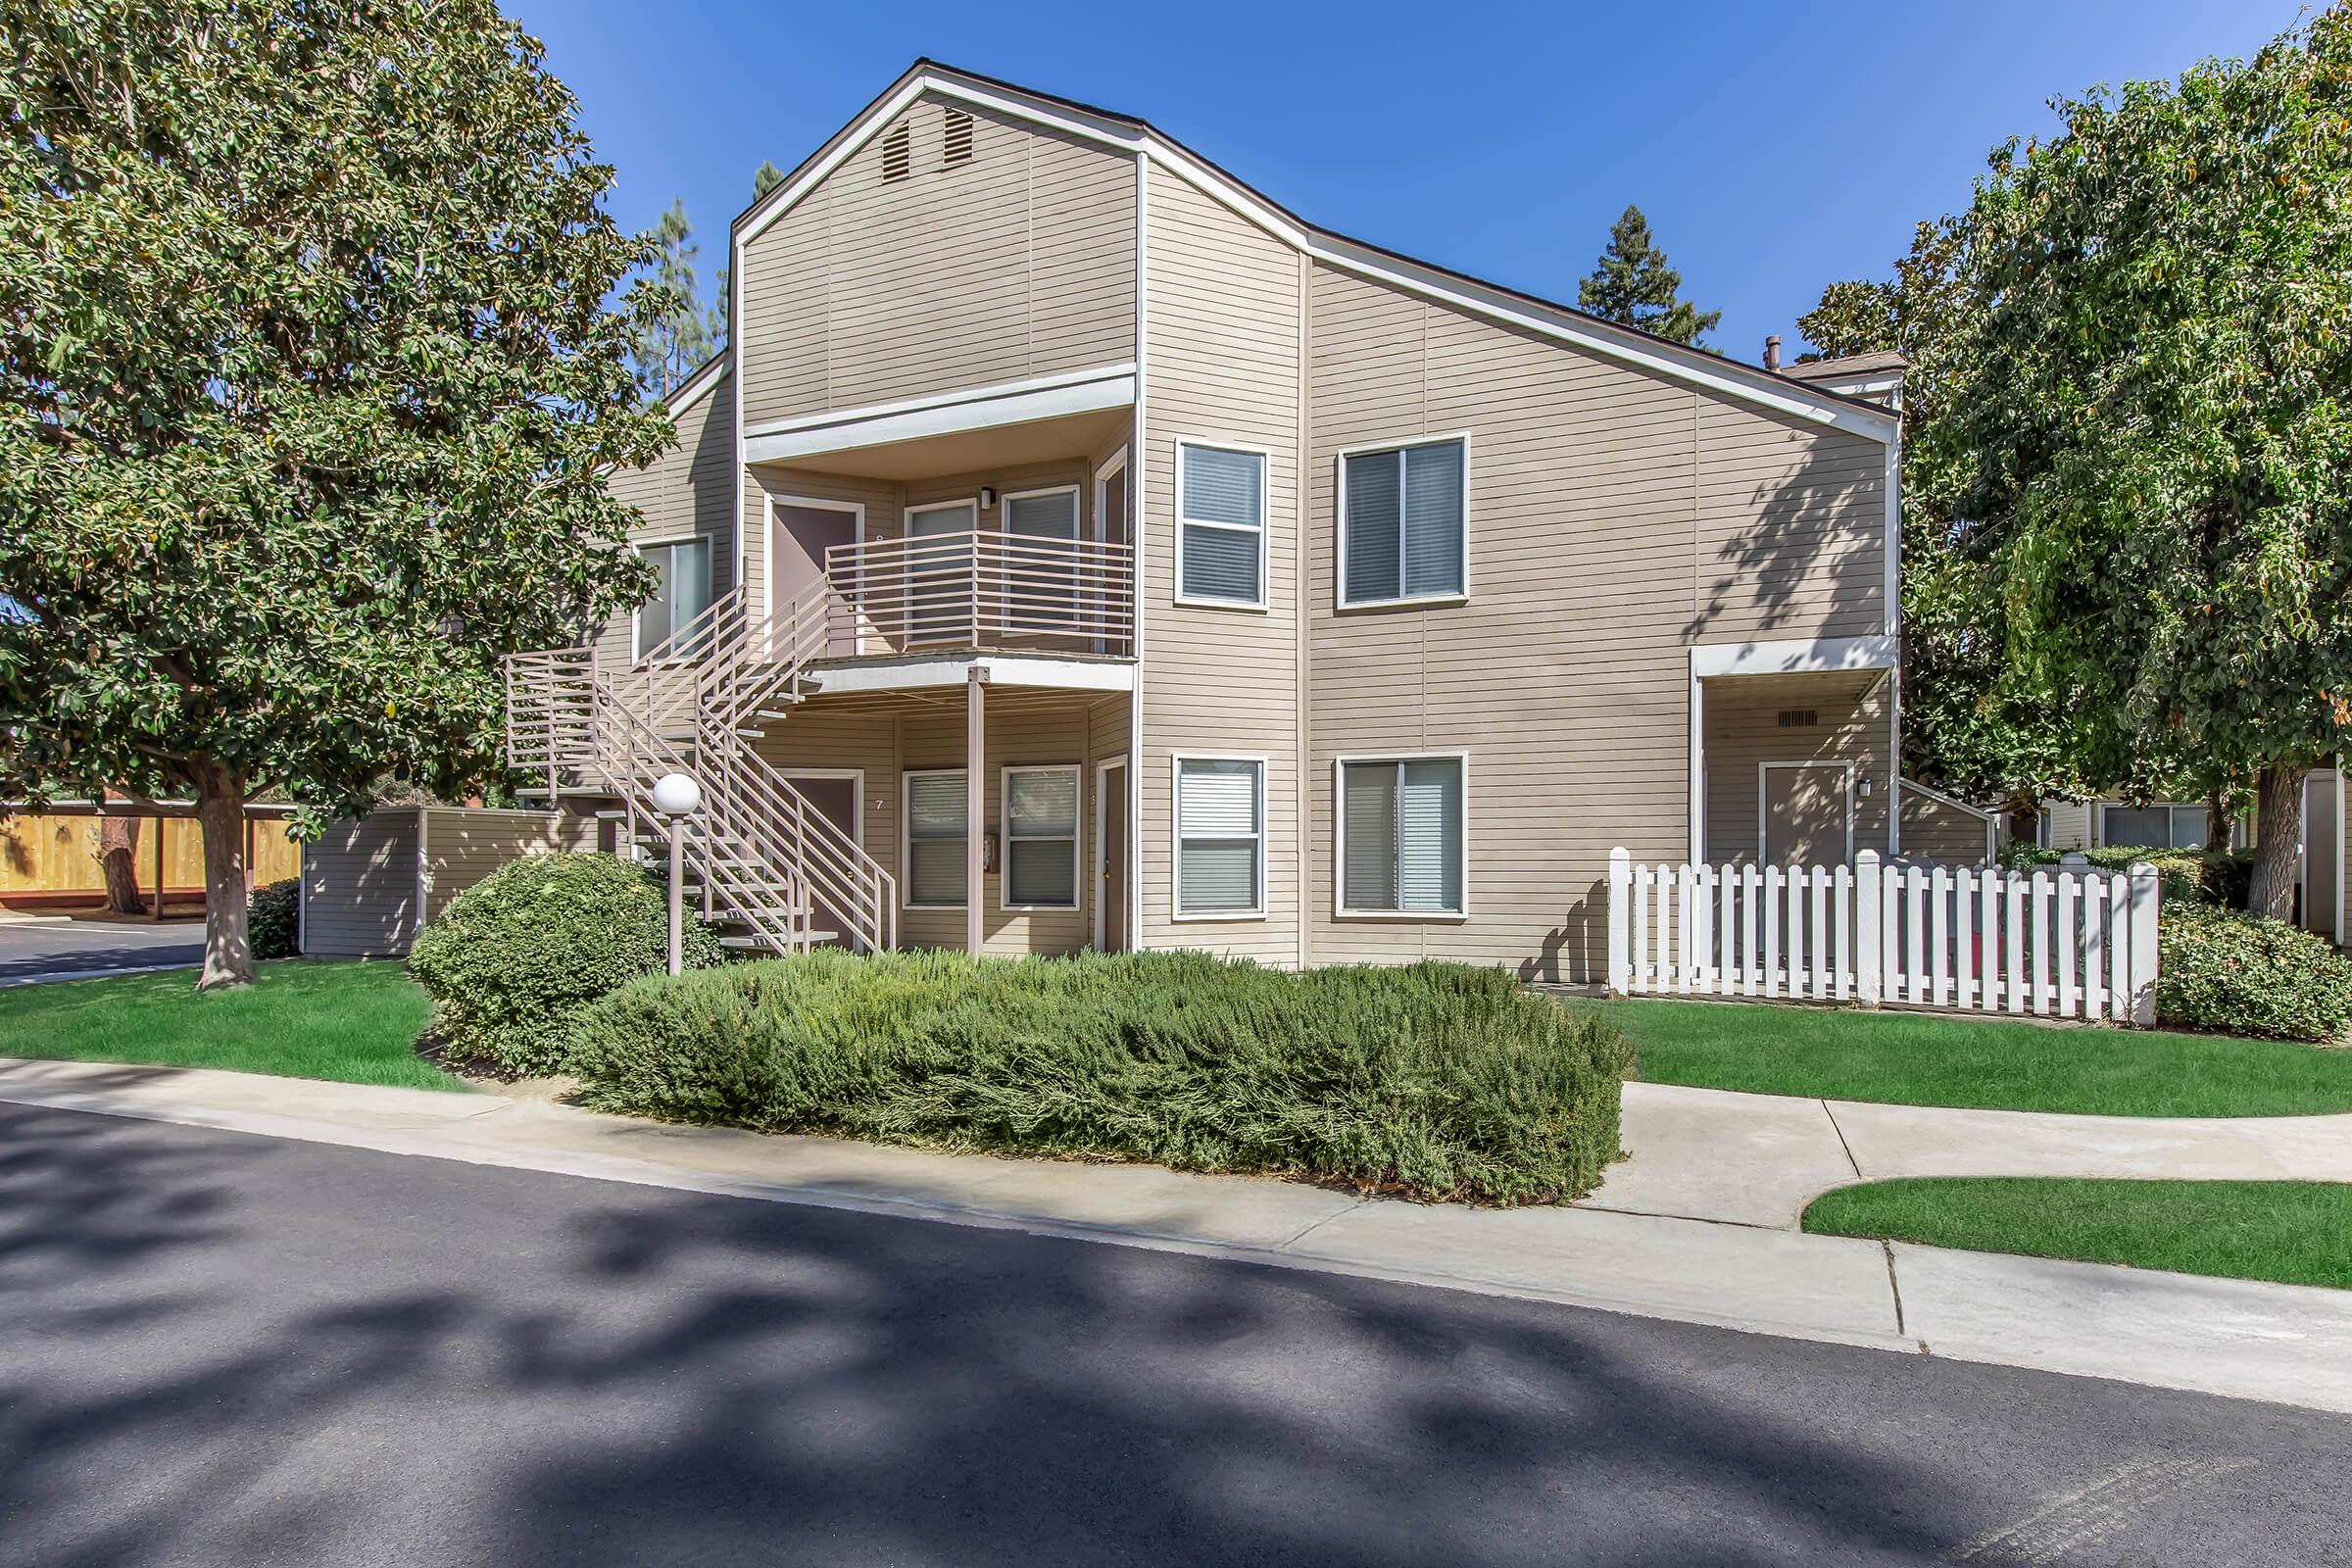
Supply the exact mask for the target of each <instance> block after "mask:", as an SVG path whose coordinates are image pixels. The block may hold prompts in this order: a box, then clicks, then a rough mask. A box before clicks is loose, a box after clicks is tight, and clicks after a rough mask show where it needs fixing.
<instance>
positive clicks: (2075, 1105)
mask: <svg viewBox="0 0 2352 1568" xmlns="http://www.w3.org/2000/svg"><path fill="white" fill-rule="evenodd" d="M1591 1005H1593V1006H1595V1007H1597V1008H1599V1009H1600V1010H1601V1011H1602V1012H1604V1013H1605V1014H1606V1015H1607V1016H1608V1017H1609V1018H1610V1019H1612V1020H1613V1021H1615V1022H1616V1024H1617V1025H1618V1027H1619V1028H1621V1029H1623V1030H1624V1031H1625V1033H1626V1035H1627V1037H1628V1038H1629V1039H1631V1040H1632V1041H1633V1043H1634V1047H1635V1049H1636V1050H1637V1051H1638V1052H1640V1054H1641V1065H1640V1067H1639V1068H1638V1070H1637V1072H1636V1076H1637V1077H1640V1078H1643V1079H1646V1080H1648V1081H1649V1082H1651V1083H1660V1084H1688V1085H1692V1086H1695V1087H1698V1088H1703V1089H1744V1090H1747V1091H1750V1092H1752V1093H1755V1094H1763V1095H1804V1096H1809V1097H1816V1098H1820V1099H1824V1100H1878V1101H1887V1102H1890V1103H1895V1104H1904V1105H1971V1106H1983V1107H1986V1108H1990V1109H1996V1110H2068V1111H2083V1112H2087V1113H2090V1114H2094V1115H2107V1116H2284V1115H2295V1114H2307V1113H2312V1112H2318V1111H2337V1110H2352V1051H2343V1050H2336V1051H2330V1050H2326V1049H2323V1048H2321V1047H2318V1046H2303V1045H2295V1044H2293V1043H2291V1042H2287V1041H2279V1040H2236V1039H2229V1038H2227V1037H2224V1036H2219V1035H2185V1034H2161V1033H2155V1032H2152V1031H2151V1032H2141V1031H2137V1030H2129V1029H2093V1028H2087V1027H2077V1028H2051V1027H2046V1026H2042V1025H2036V1024H2029V1023H2004V1022H1997V1021H1992V1020H1985V1021H1979V1020H1977V1019H1972V1018H1944V1017H1931V1016H1925V1015H1922V1014H1919V1013H1902V1012H1859V1011H1837V1010H1834V1009H1831V1008H1827V1007H1789V1006H1778V1007H1776V1006H1768V1005H1758V1004H1734V1003H1708V1002H1650V1001H1629V1002H1605V1003H1594V1004H1591Z"/></svg>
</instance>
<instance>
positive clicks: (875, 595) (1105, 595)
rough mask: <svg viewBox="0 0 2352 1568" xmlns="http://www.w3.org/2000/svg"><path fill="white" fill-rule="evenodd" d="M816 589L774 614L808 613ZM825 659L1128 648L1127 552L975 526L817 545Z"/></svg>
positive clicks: (1131, 633)
mask: <svg viewBox="0 0 2352 1568" xmlns="http://www.w3.org/2000/svg"><path fill="white" fill-rule="evenodd" d="M813 586H814V585H809V586H805V587H804V588H803V590H802V591H801V594H800V596H799V604H798V607H797V609H796V607H795V606H794V605H792V604H788V603H786V602H784V595H783V593H782V591H781V590H779V594H778V600H779V602H778V605H777V613H778V615H779V616H784V615H792V614H796V613H797V614H800V615H807V614H809V613H813V612H814V611H815V609H816V606H815V605H814V603H813V601H814V600H815V599H816V598H817V597H818V595H817V594H816V593H814V592H812V591H811V589H812V588H813ZM822 599H823V608H822V613H823V615H824V617H825V627H824V644H823V650H824V651H823V654H822V656H821V657H823V658H826V659H856V658H860V657H874V656H887V655H898V654H924V653H949V652H956V651H961V650H973V651H978V652H1004V653H1051V654H1093V655H1104V656H1109V657H1113V658H1129V657H1132V656H1133V654H1134V652H1135V550H1134V547H1133V546H1131V545H1124V544H1107V543H1103V542H1101V541H1097V540H1089V539H1063V538H1052V537H1037V536H1033V535H1025V534H1013V533H1000V532H993V531H987V530H982V531H977V532H965V533H946V534H932V535H927V536H923V537H917V538H907V539H875V540H867V541H865V542H862V543H858V544H846V545H835V546H833V547H832V548H831V549H829V550H827V551H826V552H825V577H824V584H823V593H822Z"/></svg>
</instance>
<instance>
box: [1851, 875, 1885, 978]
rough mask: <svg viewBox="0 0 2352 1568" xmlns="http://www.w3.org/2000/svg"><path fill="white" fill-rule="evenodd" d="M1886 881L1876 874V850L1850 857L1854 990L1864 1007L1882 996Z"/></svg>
mask: <svg viewBox="0 0 2352 1568" xmlns="http://www.w3.org/2000/svg"><path fill="white" fill-rule="evenodd" d="M1886 895H1887V885H1886V883H1885V881H1884V880H1882V879H1881V877H1880V876H1879V852H1878V851H1876V850H1864V851H1863V852H1862V853H1861V854H1860V855H1857V856H1855V857H1854V992H1855V994H1856V995H1857V996H1858V997H1859V998H1860V999H1861V1002H1862V1005H1864V1006H1865V1007H1876V1006H1878V1005H1879V1004H1880V1003H1881V1002H1882V1001H1883V1000H1884V997H1883V995H1882V993H1881V989H1880V988H1881V987H1882V986H1883V985H1884V984H1885V980H1884V978H1883V976H1884V972H1885V971H1884V970H1883V969H1882V968H1881V963H1882V962H1883V959H1884V955H1885V948H1884V946H1883V943H1884V941H1885V938H1884V936H1883V934H1882V933H1883V927H1884V925H1885V918H1886V917H1885V911H1884V909H1883V907H1882V906H1883V905H1884V903H1885V901H1886Z"/></svg>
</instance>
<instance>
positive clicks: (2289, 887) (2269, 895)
mask: <svg viewBox="0 0 2352 1568" xmlns="http://www.w3.org/2000/svg"><path fill="white" fill-rule="evenodd" d="M2310 771H2311V769H2309V768H2308V767H2290V766H2287V765H2285V764H2284V763H2280V764H2278V765H2277V766H2274V767H2266V768H2264V769H2263V770H2262V771H2261V772H2260V773H2259V774H2257V775H2256V776H2255V780H2254V888H2253V892H2252V894H2251V895H2250V896H2249V897H2248V898H2247V900H2246V907H2247V908H2249V909H2251V910H2252V911H2253V912H2254V913H2256V914H2267V915H2269V916H2270V917H2271V918H2272V919H2274V920H2291V919H2293V918H2294V917H2295V873H2296V871H2297V870H2299V869H2300V868H2301V862H2302V858H2303V854H2302V852H2303V778H2304V775H2305V774H2307V773H2309V772H2310Z"/></svg>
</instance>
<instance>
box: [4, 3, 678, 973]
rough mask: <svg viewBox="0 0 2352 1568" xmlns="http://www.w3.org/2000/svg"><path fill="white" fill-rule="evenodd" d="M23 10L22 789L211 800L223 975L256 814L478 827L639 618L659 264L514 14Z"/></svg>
mask: <svg viewBox="0 0 2352 1568" xmlns="http://www.w3.org/2000/svg"><path fill="white" fill-rule="evenodd" d="M4 15H5V23H4V24H0V34H4V35H5V43H6V49H5V53H4V63H0V116H5V134H4V135H0V599H5V600H7V601H13V602H14V605H15V606H16V607H18V609H17V613H14V614H0V789H6V790H8V791H10V792H15V793H23V794H27V795H30V796H32V797H33V798H34V799H36V800H37V799H40V798H43V796H44V795H45V793H46V792H49V791H53V790H73V791H77V792H84V791H86V792H90V793H95V791H96V789H97V788H98V787H100V786H101V785H104V784H108V783H112V784H115V785H117V786H119V787H120V788H122V789H123V790H127V791H129V792H131V793H133V794H135V795H141V796H145V797H148V798H155V797H160V796H165V795H179V794H192V795H193V796H194V797H195V798H196V799H197V801H198V803H199V813H200V817H201V820H202V823H203V827H204V835H205V853H206V879H207V894H208V898H207V904H208V930H207V954H206V962H205V968H204V972H203V979H202V982H201V983H203V984H207V985H210V984H217V983H221V982H223V981H234V980H238V979H242V978H244V977H246V976H248V975H249V974H250V972H251V960H250V956H249V954H248V953H247V951H246V948H245V943H244V888H243V873H242V865H241V852H242V843H241V838H242V835H241V831H240V829H241V826H242V822H241V812H242V807H243V803H244V802H246V801H247V800H250V799H252V798H254V797H255V796H256V795H258V794H260V793H261V792H263V791H265V790H270V789H276V790H283V791H286V792H289V793H291V795H292V796H293V797H294V798H295V799H297V800H299V801H300V802H302V803H304V804H305V806H306V807H307V808H309V809H311V810H312V811H313V812H314V813H318V812H327V811H335V810H345V809H365V808H366V807H367V805H368V802H369V800H370V798H371V792H372V790H373V788H374V786H375V785H376V784H377V783H378V782H379V781H380V780H383V779H386V778H391V779H395V780H403V781H409V782H414V783H417V784H420V785H422V786H424V787H426V788H429V789H432V790H434V791H436V792H437V793H440V794H443V795H449V796H455V795H459V794H462V793H464V792H465V791H466V790H467V789H468V788H469V787H471V786H473V785H475V784H476V783H478V782H479V781H481V780H483V779H485V778H486V777H489V776H492V775H494V774H495V773H497V771H498V770H499V767H500V754H499V739H500V735H501V730H502V716H503V715H502V687H501V681H500V673H499V657H500V656H501V655H502V654H504V653H506V652H509V651H511V650H516V649H523V648H532V647H546V646H551V645H557V644H561V643H564V642H565V641H568V640H569V639H570V638H571V637H572V636H573V635H575V634H576V632H577V631H578V629H579V628H580V627H581V626H582V625H584V624H585V623H586V622H588V621H589V620H590V619H592V618H594V617H598V616H601V615H604V614H607V613H611V612H613V610H615V609H617V608H619V607H621V606H623V605H626V604H629V603H633V602H635V601H636V600H637V599H639V598H642V597H643V595H644V594H645V593H646V592H647V591H648V589H649V588H650V586H651V584H650V577H649V573H648V572H647V570H646V568H645V567H644V566H643V564H641V563H639V562H638V561H636V559H635V558H634V557H633V556H631V555H630V554H629V553H628V552H627V551H626V550H625V549H623V548H621V546H622V545H623V543H624V541H625V539H626V531H627V528H628V525H629V523H630V521H631V519H632V517H633V513H632V512H631V511H630V509H628V508H627V507H625V506H623V505H621V504H620V503H618V502H616V501H615V500H613V497H612V496H611V495H610V494H609V493H608V492H607V489H606V486H605V483H604V480H605V476H606V475H607V474H608V473H609V472H610V471H611V470H613V468H615V467H618V466H634V465H639V464H643V463H645V462H647V461H649V460H650V459H651V458H653V457H654V456H655V455H656V454H657V453H658V452H660V451H661V450H662V448H663V447H664V446H665V445H666V444H667V443H668V442H669V440H670V439H671V438H672V431H671V429H670V426H669V424H668V421H667V419H666V417H664V416H663V415H662V412H661V411H660V409H659V408H649V407H646V406H644V405H643V404H642V403H641V401H640V399H639V397H638V392H637V387H636V385H635V383H634V380H633V378H632V376H631V373H630V368H629V360H628V351H629V347H630V343H631V338H632V323H631V321H630V320H629V319H624V316H623V314H622V313H620V312H617V311H615V310H614V309H613V308H612V306H611V305H610V304H609V301H610V300H611V299H612V298H613V295H614V291H615V289H616V288H618V287H620V286H621V285H622V282H623V279H624V278H625V277H627V276H628V275H629V274H630V273H631V272H632V270H634V269H636V268H638V267H640V266H642V265H643V264H644V263H645V262H646V261H647V260H648V257H649V249H648V247H647V246H646V245H645V244H644V243H643V242H642V241H640V240H635V239H632V238H630V237H629V236H626V235H624V234H622V233H621V232H619V231H618V230H617V229H616V228H615V227H614V225H613V222H612V221H611V219H610V218H609V217H608V216H607V214H606V212H605V211H604V206H603V202H604V198H605V195H606V193H607V191H608V189H609V188H610V186H611V183H612V172H611V170H610V169H608V168H606V167H605V166H603V165H600V164H598V163H597V162H595V160H594V159H593V157H592V156H591V154H590V149H589V146H588V143H587V141H586V139H585V138H584V136H583V135H582V133H581V132H580V130H579V128H578V126H577V124H576V123H575V120H574V104H573V100H572V98H571V95H570V94H569V93H568V92H567V91H566V90H565V89H564V86H563V84H562V83H560V82H558V81H557V80H556V79H555V78H554V77H553V76H551V75H550V74H549V73H547V71H546V70H545V68H544V66H543V64H542V61H541V54H540V47H539V45H538V43H537V42H536V41H535V40H533V39H531V38H530V37H528V36H527V35H525V34H524V33H522V32H521V31H520V30H519V29H518V28H516V27H515V25H514V24H512V23H510V22H508V21H507V20H506V19H505V18H503V17H502V16H500V15H499V13H498V11H497V9H496V7H495V5H494V4H492V3H491V0H88V3H82V4H75V5H71V6H39V7H36V6H10V7H8V8H7V10H6V12H5V14H4ZM629 298H630V300H631V301H632V307H631V308H632V309H635V308H639V307H645V306H659V305H661V304H662V303H665V302H663V301H662V299H661V298H660V291H659V290H658V288H655V287H653V286H652V285H648V284H642V283H641V284H639V285H637V286H636V287H635V288H634V289H632V291H631V294H630V296H629Z"/></svg>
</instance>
